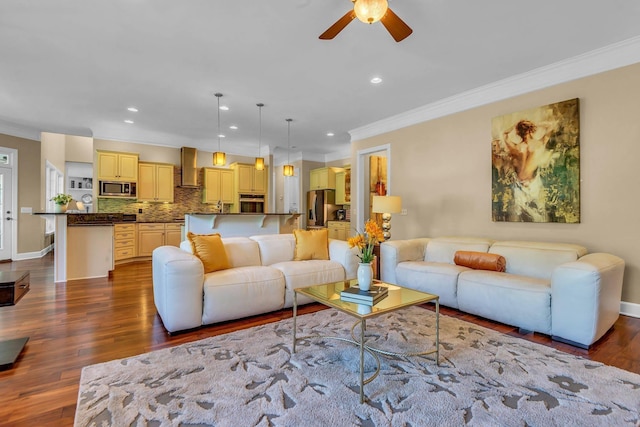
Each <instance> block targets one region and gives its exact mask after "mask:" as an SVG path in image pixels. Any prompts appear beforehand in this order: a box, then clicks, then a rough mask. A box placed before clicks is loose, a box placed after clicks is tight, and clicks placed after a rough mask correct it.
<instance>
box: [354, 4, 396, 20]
mask: <svg viewBox="0 0 640 427" xmlns="http://www.w3.org/2000/svg"><path fill="white" fill-rule="evenodd" d="M387 9H389V3H388V2H387V0H357V1H355V2H354V3H353V11H354V12H355V13H356V17H357V18H358V19H359V20H361V21H362V22H364V23H365V24H373V23H374V22H378V21H379V20H381V19H382V17H383V16H384V14H385V13H387Z"/></svg>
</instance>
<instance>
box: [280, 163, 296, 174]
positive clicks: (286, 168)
mask: <svg viewBox="0 0 640 427" xmlns="http://www.w3.org/2000/svg"><path fill="white" fill-rule="evenodd" d="M282 174H283V175H284V176H293V165H284V166H283V167H282Z"/></svg>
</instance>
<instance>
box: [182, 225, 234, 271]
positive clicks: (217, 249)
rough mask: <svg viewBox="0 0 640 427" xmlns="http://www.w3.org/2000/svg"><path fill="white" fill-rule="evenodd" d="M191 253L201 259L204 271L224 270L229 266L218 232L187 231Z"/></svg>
mask: <svg viewBox="0 0 640 427" xmlns="http://www.w3.org/2000/svg"><path fill="white" fill-rule="evenodd" d="M187 239H189V242H191V249H192V251H193V254H194V255H195V256H196V257H198V259H200V261H202V265H203V266H204V272H205V273H211V272H213V271H218V270H226V269H227V268H229V267H230V266H231V264H229V259H228V258H227V252H226V251H225V249H224V244H223V243H222V239H221V238H220V234H218V233H216V234H194V233H192V232H188V233H187Z"/></svg>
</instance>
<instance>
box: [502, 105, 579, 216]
mask: <svg viewBox="0 0 640 427" xmlns="http://www.w3.org/2000/svg"><path fill="white" fill-rule="evenodd" d="M578 101H579V100H578V99H577V98H576V99H570V100H568V101H562V102H558V103H555V104H549V105H545V106H543V107H538V108H533V109H530V110H526V111H520V112H517V113H511V114H506V115H504V116H499V117H496V118H494V119H493V120H492V123H491V136H492V141H491V169H492V189H491V197H492V219H493V221H508V222H561V223H579V222H580V111H579V102H578Z"/></svg>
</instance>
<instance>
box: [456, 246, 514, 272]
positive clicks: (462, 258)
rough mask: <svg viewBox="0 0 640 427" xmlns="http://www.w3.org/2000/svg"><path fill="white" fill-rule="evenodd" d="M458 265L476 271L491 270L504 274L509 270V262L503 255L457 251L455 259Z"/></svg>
mask: <svg viewBox="0 0 640 427" xmlns="http://www.w3.org/2000/svg"><path fill="white" fill-rule="evenodd" d="M453 262H455V263H456V265H462V266H464V267H469V268H473V269H474V270H490V271H500V272H503V271H505V269H506V268H507V260H505V259H504V257H503V256H502V255H498V254H489V253H486V252H472V251H457V252H456V254H455V256H454V257H453Z"/></svg>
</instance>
